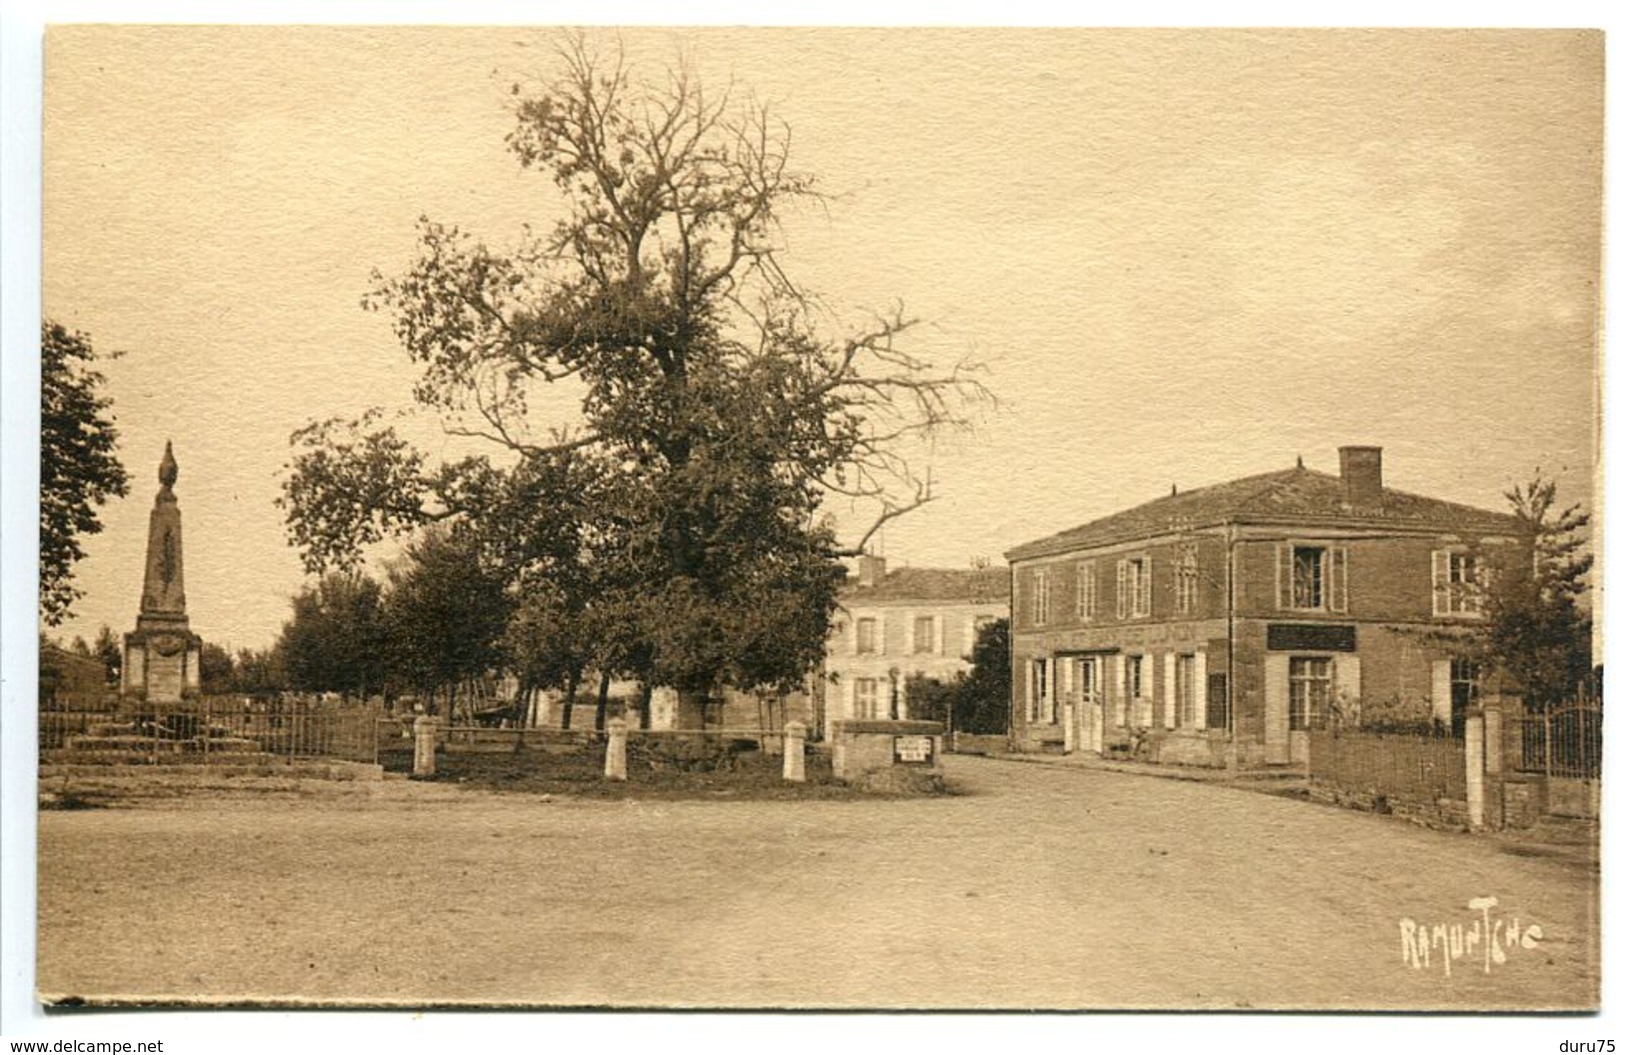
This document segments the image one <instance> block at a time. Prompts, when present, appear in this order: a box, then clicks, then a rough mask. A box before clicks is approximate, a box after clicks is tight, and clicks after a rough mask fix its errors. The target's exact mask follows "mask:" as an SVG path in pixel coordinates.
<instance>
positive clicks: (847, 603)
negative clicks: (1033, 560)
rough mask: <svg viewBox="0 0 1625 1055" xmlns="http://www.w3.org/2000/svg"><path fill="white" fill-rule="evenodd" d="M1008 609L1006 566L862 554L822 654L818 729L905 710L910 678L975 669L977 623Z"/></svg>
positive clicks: (947, 675)
mask: <svg viewBox="0 0 1625 1055" xmlns="http://www.w3.org/2000/svg"><path fill="white" fill-rule="evenodd" d="M1009 614H1010V582H1009V578H1008V576H1007V575H1006V573H1005V571H1004V569H1003V568H981V569H975V568H967V569H944V568H898V569H897V570H895V571H892V572H890V573H888V572H887V571H886V561H885V559H884V558H882V557H860V558H859V559H858V574H857V581H856V582H850V581H849V583H848V585H847V586H846V587H845V588H844V589H842V591H841V596H840V610H839V611H838V612H837V613H836V616H835V619H834V622H833V625H832V626H831V629H830V639H829V645H828V647H827V649H826V650H825V654H824V677H823V679H822V683H821V684H822V689H823V693H824V700H823V708H822V712H823V713H822V715H821V718H822V720H821V722H820V723H819V724H820V730H821V732H822V733H823V735H825V736H828V735H829V723H830V722H832V721H839V720H841V719H843V718H907V717H908V692H907V682H908V679H909V678H910V677H912V676H913V675H916V674H920V675H924V676H926V677H930V678H939V679H942V680H947V679H949V678H952V677H953V676H954V675H955V674H958V673H961V672H964V671H968V670H970V664H968V663H967V662H965V658H964V657H965V656H967V655H969V654H970V651H971V646H972V645H974V644H975V642H976V632H977V630H978V629H979V628H980V627H981V626H982V625H983V624H984V623H987V622H991V621H992V620H995V619H1001V618H1004V617H1005V616H1008V615H1009Z"/></svg>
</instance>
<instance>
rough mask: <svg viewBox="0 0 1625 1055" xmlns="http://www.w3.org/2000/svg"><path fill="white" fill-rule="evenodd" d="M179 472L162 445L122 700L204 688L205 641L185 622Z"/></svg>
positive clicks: (167, 699)
mask: <svg viewBox="0 0 1625 1055" xmlns="http://www.w3.org/2000/svg"><path fill="white" fill-rule="evenodd" d="M179 475H180V470H179V468H178V467H177V466H176V464H175V452H174V451H173V450H172V449H171V448H170V446H169V444H167V443H166V444H164V460H163V461H162V462H161V463H159V465H158V483H159V488H158V497H157V499H156V500H155V501H154V502H153V505H152V516H151V517H150V519H149V520H148V524H147V571H146V578H145V580H144V582H143V584H142V588H141V612H140V614H139V615H137V616H136V620H135V630H133V631H132V632H130V633H128V634H125V635H124V664H123V668H122V669H121V671H120V675H119V696H120V698H122V699H124V700H128V701H132V702H139V703H145V704H165V703H179V702H181V700H182V699H185V698H186V697H189V696H192V695H194V694H196V693H197V692H198V690H199V689H200V688H201V686H202V681H201V679H200V677H199V674H198V667H199V661H200V660H201V658H202V654H203V639H202V638H200V637H198V636H197V635H196V634H194V633H192V629H191V626H190V624H189V623H188V621H187V618H186V576H185V571H184V567H183V565H182V562H181V507H180V503H178V502H177V501H176V500H175V491H174V487H175V480H176V479H177V478H178V477H179Z"/></svg>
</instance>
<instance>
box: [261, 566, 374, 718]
mask: <svg viewBox="0 0 1625 1055" xmlns="http://www.w3.org/2000/svg"><path fill="white" fill-rule="evenodd" d="M382 608H383V591H382V589H381V587H380V586H379V584H378V582H377V581H376V580H374V579H372V578H370V577H368V576H366V575H362V574H345V573H332V574H329V575H324V576H323V577H322V578H321V579H320V581H318V582H317V583H316V584H315V585H314V586H309V587H306V588H305V589H303V590H301V591H300V592H299V594H298V595H297V596H295V597H294V598H293V618H292V619H291V620H289V621H288V622H287V623H285V624H283V627H282V635H281V637H280V638H279V639H278V641H277V645H276V653H277V664H276V666H278V667H280V672H279V673H280V674H281V676H282V678H283V679H285V681H286V686H287V687H288V688H292V689H298V690H301V691H305V692H338V693H345V694H352V695H359V696H366V695H368V694H370V693H377V692H381V691H382V690H383V682H384V673H385V670H386V659H385V655H384V644H385V639H384V627H383V614H382ZM266 667H267V669H266V670H265V672H264V673H265V674H267V675H268V674H269V673H270V670H269V664H267V665H266ZM253 676H254V678H255V679H256V680H269V679H268V678H261V677H260V672H259V671H256V672H255V674H254V675H253Z"/></svg>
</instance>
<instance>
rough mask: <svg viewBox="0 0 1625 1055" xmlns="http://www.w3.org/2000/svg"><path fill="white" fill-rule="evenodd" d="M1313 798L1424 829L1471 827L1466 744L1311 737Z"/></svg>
mask: <svg viewBox="0 0 1625 1055" xmlns="http://www.w3.org/2000/svg"><path fill="white" fill-rule="evenodd" d="M1309 794H1310V797H1311V798H1315V799H1319V800H1321V801H1324V802H1332V803H1336V804H1338V805H1343V806H1353V807H1355V808H1358V809H1364V810H1370V811H1372V812H1374V813H1392V814H1396V815H1398V816H1403V817H1408V818H1410V819H1412V820H1415V821H1418V822H1420V823H1423V824H1428V825H1434V826H1440V827H1448V828H1458V827H1466V825H1467V820H1468V817H1467V759H1466V751H1465V748H1464V747H1463V744H1462V742H1461V741H1460V740H1450V739H1438V738H1434V737H1423V736H1401V735H1383V734H1378V733H1358V732H1336V733H1334V732H1328V731H1323V730H1322V731H1315V732H1311V733H1310V734H1309Z"/></svg>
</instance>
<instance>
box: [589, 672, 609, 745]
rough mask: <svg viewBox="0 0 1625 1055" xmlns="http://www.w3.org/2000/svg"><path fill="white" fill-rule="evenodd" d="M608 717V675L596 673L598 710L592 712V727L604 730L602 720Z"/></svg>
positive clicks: (600, 730)
mask: <svg viewBox="0 0 1625 1055" xmlns="http://www.w3.org/2000/svg"><path fill="white" fill-rule="evenodd" d="M608 717H609V675H608V674H607V673H606V674H600V675H598V710H597V711H596V712H595V713H594V714H593V719H592V727H593V728H594V729H596V730H598V731H599V732H603V731H604V720H605V719H606V718H608Z"/></svg>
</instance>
